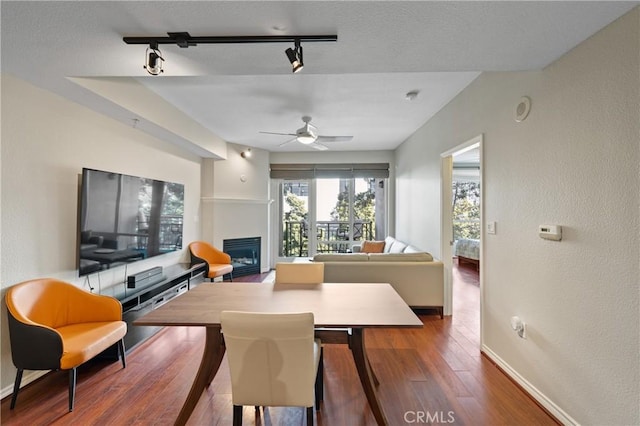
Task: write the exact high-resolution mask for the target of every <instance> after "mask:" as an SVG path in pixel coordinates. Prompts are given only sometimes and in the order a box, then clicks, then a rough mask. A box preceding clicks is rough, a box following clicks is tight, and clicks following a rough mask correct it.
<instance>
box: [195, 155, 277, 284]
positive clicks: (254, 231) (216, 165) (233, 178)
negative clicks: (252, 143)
mask: <svg viewBox="0 0 640 426" xmlns="http://www.w3.org/2000/svg"><path fill="white" fill-rule="evenodd" d="M246 148H247V147H246V146H243V145H235V144H228V145H227V159H226V160H223V161H215V162H207V163H206V167H207V168H208V167H211V168H212V169H213V172H212V173H208V172H207V173H206V175H207V177H206V178H205V179H213V184H212V185H211V182H207V183H206V185H205V184H203V185H205V186H207V187H209V186H210V187H211V188H212V191H211V194H210V195H209V196H204V197H203V199H202V203H203V212H207V213H206V216H204V217H203V221H204V222H203V223H211V224H213V227H212V229H208V230H204V232H203V238H204V239H205V240H207V241H210V242H211V243H212V244H213V245H214V246H216V247H218V248H220V249H222V242H223V240H225V239H231V238H245V237H261V238H262V240H261V243H262V244H261V248H260V253H261V259H260V261H261V262H260V263H261V264H260V269H261V270H262V271H263V272H265V271H268V270H269V268H270V257H269V250H268V247H269V241H268V237H269V205H270V199H269V153H268V152H267V151H264V150H261V149H257V148H252V150H251V154H252V155H251V157H249V158H242V157H241V156H240V153H241V152H242V151H243V150H245V149H246ZM209 176H210V177H209Z"/></svg>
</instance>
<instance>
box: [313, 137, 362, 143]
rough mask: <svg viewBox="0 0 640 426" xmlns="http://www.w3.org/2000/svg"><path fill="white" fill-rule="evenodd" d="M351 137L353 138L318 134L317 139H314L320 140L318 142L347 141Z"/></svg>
mask: <svg viewBox="0 0 640 426" xmlns="http://www.w3.org/2000/svg"><path fill="white" fill-rule="evenodd" d="M351 139H353V136H323V135H320V136H318V139H316V141H320V142H349V141H350V140H351Z"/></svg>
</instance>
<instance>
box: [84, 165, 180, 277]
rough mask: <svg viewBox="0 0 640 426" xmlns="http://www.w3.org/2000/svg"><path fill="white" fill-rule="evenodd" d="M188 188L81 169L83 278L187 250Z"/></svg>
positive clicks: (152, 180)
mask: <svg viewBox="0 0 640 426" xmlns="http://www.w3.org/2000/svg"><path fill="white" fill-rule="evenodd" d="M183 216H184V185H183V184H180V183H173V182H165V181H161V180H157V179H147V178H142V177H137V176H129V175H125V174H121V173H114V172H108V171H102V170H94V169H88V168H83V169H82V183H81V185H80V197H79V208H78V241H79V243H78V274H79V275H80V276H82V275H87V274H90V273H92V272H97V271H100V270H104V269H108V268H111V267H113V266H116V265H121V264H127V263H131V262H135V261H138V260H142V259H147V258H149V257H153V256H157V255H161V254H165V253H169V252H173V251H176V250H181V249H182V224H183Z"/></svg>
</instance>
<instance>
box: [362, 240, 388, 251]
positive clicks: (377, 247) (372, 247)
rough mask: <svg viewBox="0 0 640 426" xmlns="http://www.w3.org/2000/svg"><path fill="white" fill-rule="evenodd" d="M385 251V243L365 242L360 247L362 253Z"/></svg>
mask: <svg viewBox="0 0 640 426" xmlns="http://www.w3.org/2000/svg"><path fill="white" fill-rule="evenodd" d="M383 251H384V241H364V242H363V243H362V247H360V252H361V253H382V252H383Z"/></svg>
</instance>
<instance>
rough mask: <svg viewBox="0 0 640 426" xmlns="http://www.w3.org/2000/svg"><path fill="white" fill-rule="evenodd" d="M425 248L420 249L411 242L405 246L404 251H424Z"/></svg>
mask: <svg viewBox="0 0 640 426" xmlns="http://www.w3.org/2000/svg"><path fill="white" fill-rule="evenodd" d="M424 252H425V251H424V250H420V249H419V248H418V247H416V246H412V245H411V244H409V245H408V246H407V247H405V249H404V251H403V253H424Z"/></svg>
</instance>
